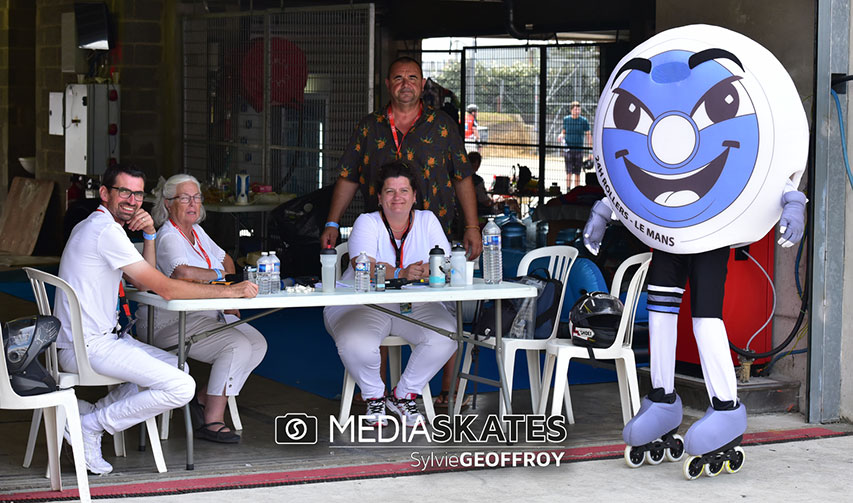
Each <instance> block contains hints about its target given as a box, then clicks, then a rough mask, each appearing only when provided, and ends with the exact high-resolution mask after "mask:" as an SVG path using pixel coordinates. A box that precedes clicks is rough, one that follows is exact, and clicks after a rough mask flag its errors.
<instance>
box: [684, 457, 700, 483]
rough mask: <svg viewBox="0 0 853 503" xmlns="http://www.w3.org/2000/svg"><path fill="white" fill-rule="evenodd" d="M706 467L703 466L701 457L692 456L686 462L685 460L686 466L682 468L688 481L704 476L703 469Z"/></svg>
mask: <svg viewBox="0 0 853 503" xmlns="http://www.w3.org/2000/svg"><path fill="white" fill-rule="evenodd" d="M704 467H705V466H704V465H703V464H702V457H701V456H690V457H688V458H687V459H686V460H684V465H683V468H682V472H683V473H684V478H686V479H687V480H693V479H696V478H698V477H699V475H702V469H703V468H704Z"/></svg>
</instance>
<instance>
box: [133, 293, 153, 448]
mask: <svg viewBox="0 0 853 503" xmlns="http://www.w3.org/2000/svg"><path fill="white" fill-rule="evenodd" d="M137 328H139V325H137ZM153 330H154V308H153V307H152V306H148V327H147V328H146V329H145V344H151V332H152V331H153ZM147 434H148V429H147V428H146V427H145V423H141V424H140V426H139V452H145V447H146V445H147V442H148V438H147Z"/></svg>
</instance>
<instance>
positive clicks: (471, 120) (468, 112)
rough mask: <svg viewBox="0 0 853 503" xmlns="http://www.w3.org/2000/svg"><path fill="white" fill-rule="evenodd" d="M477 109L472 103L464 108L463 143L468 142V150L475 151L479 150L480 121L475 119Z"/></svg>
mask: <svg viewBox="0 0 853 503" xmlns="http://www.w3.org/2000/svg"><path fill="white" fill-rule="evenodd" d="M479 110H480V109H479V108H477V105H474V104H473V103H472V104H470V105H468V106H467V107H466V108H465V143H466V144H470V147H469V150H470V149H473V150H476V151H477V152H479V151H480V130H479V126H480V123H479V122H478V121H477V113H478V112H479Z"/></svg>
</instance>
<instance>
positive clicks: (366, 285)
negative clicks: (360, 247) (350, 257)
mask: <svg viewBox="0 0 853 503" xmlns="http://www.w3.org/2000/svg"><path fill="white" fill-rule="evenodd" d="M355 291H356V292H369V291H370V258H369V257H368V256H367V252H364V251H363V252H361V253H359V254H358V258H356V259H355Z"/></svg>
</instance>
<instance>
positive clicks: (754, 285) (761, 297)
mask: <svg viewBox="0 0 853 503" xmlns="http://www.w3.org/2000/svg"><path fill="white" fill-rule="evenodd" d="M774 237H775V229H773V230H771V231H770V232H769V233H768V234H767V235H766V236H764V237H763V238H761V240H759V241H757V242H755V243H752V244H751V245H749V254H750V255H752V257H753V258H755V260H757V261H758V263H759V264H761V267H763V268H764V269H765V270H766V271H767V274H768V275H770V278H771V279H772V278H773V258H774V250H775V247H776V243H775V242H774V240H773V238H774ZM772 310H773V291H772V289H771V286H770V284H769V283H768V282H767V278H766V277H764V273H762V272H761V270H760V269H759V268H758V266H756V265H755V263H754V262H753V261H751V260H749V259H748V258H747V257H743V260H739V259H736V258H735V250H734V249H732V250H731V252H730V255H729V262H728V274H727V275H726V297H725V299H724V301H723V322H724V323H725V324H726V332H727V333H728V336H729V341H731V342H732V344H734V345H735V346H738V347H740V348H745V347H746V344H747V342H748V341H749V339H750V338H751V337H752V335H753V334H754V333H755V331H756V330H758V329H759V328H760V327H761V325H763V324H764V322H765V321H767V318H768V317H769V316H770V313H771V311H772ZM772 347H773V324H772V323H770V324H768V325H767V326H766V327H764V329H763V330H762V331H761V332H760V333H759V334H758V335H757V336H756V337H755V339H753V340H752V343H751V344H750V345H749V349H751V350H753V351H755V352H758V353H763V352H765V351H769V350H770V349H772ZM731 354H732V361H734V363H735V365H739V362H738V359H737V354H736V353H735V352H734V351H732V352H731ZM675 359H676V360H677V361H679V362H685V363H689V364H696V365H699V364H700V362H699V350H698V349H697V347H696V339H695V338H694V336H693V321H692V318H691V314H690V287H689V286H688V287H687V290H686V291H685V292H684V297H683V299H682V302H681V310H680V312H679V315H678V346H677V348H676V350H675ZM767 361H769V358H764V359H761V360H756V363H764V362H767Z"/></svg>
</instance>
